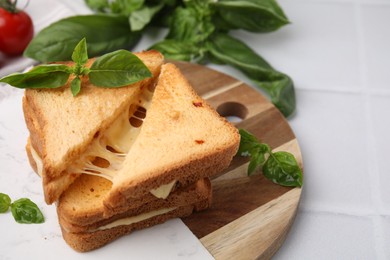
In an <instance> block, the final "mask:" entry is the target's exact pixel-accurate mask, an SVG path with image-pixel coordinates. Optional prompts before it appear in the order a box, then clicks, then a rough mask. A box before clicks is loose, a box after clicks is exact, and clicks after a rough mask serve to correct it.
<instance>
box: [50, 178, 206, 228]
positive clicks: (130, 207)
mask: <svg viewBox="0 0 390 260" xmlns="http://www.w3.org/2000/svg"><path fill="white" fill-rule="evenodd" d="M99 180H103V179H102V178H99V177H96V176H81V177H80V178H78V179H77V180H76V181H75V183H73V184H72V185H71V186H70V187H69V189H68V190H67V191H65V192H64V194H63V195H62V196H61V198H60V200H59V201H58V203H57V214H58V218H59V222H60V224H61V226H62V227H63V228H65V229H66V230H67V231H68V232H87V231H91V230H95V229H97V228H99V227H101V226H104V225H107V224H109V223H112V222H113V221H116V220H118V219H123V218H127V217H131V216H138V215H141V214H143V213H147V212H150V211H154V210H159V209H167V208H178V207H182V206H188V205H194V206H197V210H201V209H204V208H207V207H208V206H209V205H210V204H211V198H212V190H211V183H210V180H209V179H201V180H199V181H197V182H196V183H194V184H192V185H189V186H187V187H182V188H180V189H178V190H176V191H174V192H172V193H171V194H170V195H169V196H168V197H167V198H166V199H159V198H156V197H153V196H151V197H146V198H144V199H143V200H142V199H140V200H134V201H128V204H127V207H122V208H120V209H119V210H118V211H117V212H109V213H108V214H105V208H104V205H103V201H102V199H101V198H99V197H100V196H104V194H105V193H107V191H108V190H109V186H110V185H109V184H108V183H105V182H104V181H103V182H99ZM200 202H204V203H203V204H199V203H200ZM206 202H207V203H206Z"/></svg>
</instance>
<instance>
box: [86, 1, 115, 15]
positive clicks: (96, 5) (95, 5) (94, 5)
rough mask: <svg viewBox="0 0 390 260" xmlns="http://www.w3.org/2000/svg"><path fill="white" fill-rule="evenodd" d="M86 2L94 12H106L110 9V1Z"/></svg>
mask: <svg viewBox="0 0 390 260" xmlns="http://www.w3.org/2000/svg"><path fill="white" fill-rule="evenodd" d="M84 2H85V3H86V4H87V5H88V6H89V8H91V9H92V10H94V11H97V12H105V11H106V8H109V6H110V5H109V4H108V0H84Z"/></svg>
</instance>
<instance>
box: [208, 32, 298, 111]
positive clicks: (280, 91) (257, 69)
mask: <svg viewBox="0 0 390 260" xmlns="http://www.w3.org/2000/svg"><path fill="white" fill-rule="evenodd" d="M207 49H208V51H209V55H210V56H211V58H212V59H213V60H215V61H218V62H219V63H221V64H228V65H231V66H233V67H235V68H237V69H239V70H240V71H242V72H243V73H244V74H246V75H247V76H248V77H249V78H251V79H252V80H253V81H254V82H255V83H257V85H258V86H259V87H260V88H262V89H263V90H265V91H266V92H267V93H268V94H269V95H270V97H271V100H272V102H273V103H274V104H275V106H276V107H277V108H278V109H279V110H280V111H281V112H282V113H283V115H284V116H286V117H287V116H289V115H291V114H292V113H293V112H294V111H295V106H296V100H295V90H294V85H293V82H292V80H291V79H290V78H289V77H288V76H287V75H285V74H283V73H280V72H278V71H276V70H275V69H273V68H272V67H271V65H269V64H268V62H266V61H265V60H264V59H263V58H262V57H260V56H259V55H258V54H257V53H256V52H255V51H253V50H252V49H251V48H250V47H249V46H247V45H246V44H245V43H243V42H241V41H240V40H238V39H235V38H233V37H232V36H229V35H227V34H224V33H218V34H213V36H212V37H211V39H210V40H209V41H208V42H207Z"/></svg>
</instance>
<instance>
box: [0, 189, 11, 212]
mask: <svg viewBox="0 0 390 260" xmlns="http://www.w3.org/2000/svg"><path fill="white" fill-rule="evenodd" d="M10 205H11V198H10V197H9V196H8V195H7V194H4V193H0V213H5V212H7V211H8V208H9V206H10Z"/></svg>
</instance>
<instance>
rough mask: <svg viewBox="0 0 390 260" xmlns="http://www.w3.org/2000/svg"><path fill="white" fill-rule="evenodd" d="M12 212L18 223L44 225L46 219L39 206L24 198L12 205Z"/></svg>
mask: <svg viewBox="0 0 390 260" xmlns="http://www.w3.org/2000/svg"><path fill="white" fill-rule="evenodd" d="M11 212H12V215H13V216H14V219H15V221H16V222H18V223H22V224H32V223H35V224H37V223H43V222H44V221H45V218H44V217H43V214H42V212H41V211H40V210H39V208H38V206H37V205H36V204H35V203H34V202H32V201H31V200H30V199H27V198H22V199H18V200H16V201H14V202H13V203H12V204H11Z"/></svg>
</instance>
